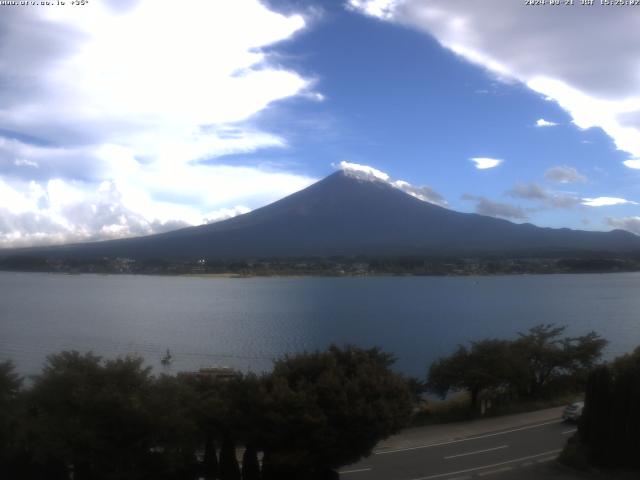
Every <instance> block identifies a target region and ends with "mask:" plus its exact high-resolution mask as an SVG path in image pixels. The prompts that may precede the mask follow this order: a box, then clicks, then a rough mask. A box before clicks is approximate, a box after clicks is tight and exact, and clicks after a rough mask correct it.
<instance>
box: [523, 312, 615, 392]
mask: <svg viewBox="0 0 640 480" xmlns="http://www.w3.org/2000/svg"><path fill="white" fill-rule="evenodd" d="M565 330H566V327H564V326H560V327H558V326H555V325H554V324H546V325H545V324H540V325H536V326H535V327H533V328H531V329H529V331H528V332H527V333H520V334H519V336H520V338H519V339H518V340H516V341H515V343H514V346H515V352H517V354H518V356H517V357H516V358H514V361H515V362H517V364H518V365H519V368H521V370H522V371H523V374H524V375H523V376H522V377H521V378H522V381H521V382H520V385H519V387H520V388H519V390H520V392H521V393H522V394H524V395H526V396H531V397H539V396H541V395H542V394H543V393H544V391H545V389H546V388H547V387H548V386H549V385H550V383H551V382H552V381H553V380H555V379H558V378H560V377H562V376H573V378H574V379H582V380H583V382H584V381H586V375H587V372H588V371H589V370H590V369H591V368H593V366H594V365H595V364H596V362H597V361H598V360H599V358H600V356H601V355H602V350H603V349H604V347H605V346H606V344H607V341H606V340H604V339H603V338H601V337H600V336H599V335H598V334H596V333H595V332H590V333H588V334H587V335H584V336H581V337H575V338H572V337H565V338H562V337H561V336H562V334H563V333H564V331H565Z"/></svg>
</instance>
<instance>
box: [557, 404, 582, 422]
mask: <svg viewBox="0 0 640 480" xmlns="http://www.w3.org/2000/svg"><path fill="white" fill-rule="evenodd" d="M583 409H584V402H575V403H572V404H571V405H568V406H567V408H565V409H564V412H563V413H562V419H563V420H565V421H568V422H577V421H578V420H580V417H581V416H582V410H583Z"/></svg>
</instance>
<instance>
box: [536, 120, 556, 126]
mask: <svg viewBox="0 0 640 480" xmlns="http://www.w3.org/2000/svg"><path fill="white" fill-rule="evenodd" d="M556 125H558V124H557V123H555V122H550V121H548V120H545V119H544V118H539V119H538V120H537V121H536V127H555V126H556Z"/></svg>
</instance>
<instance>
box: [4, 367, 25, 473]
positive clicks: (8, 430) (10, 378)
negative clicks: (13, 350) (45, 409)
mask: <svg viewBox="0 0 640 480" xmlns="http://www.w3.org/2000/svg"><path fill="white" fill-rule="evenodd" d="M21 388H22V378H21V377H20V376H19V375H18V374H17V373H16V371H15V367H14V365H13V362H11V361H9V360H7V361H4V362H0V476H2V475H1V474H2V471H3V470H5V469H6V468H9V467H8V466H9V464H10V463H13V462H14V457H15V455H16V454H17V448H18V446H17V441H18V437H19V429H20V427H21V425H20V422H19V420H18V418H17V417H18V411H19V403H18V396H19V394H20V391H21Z"/></svg>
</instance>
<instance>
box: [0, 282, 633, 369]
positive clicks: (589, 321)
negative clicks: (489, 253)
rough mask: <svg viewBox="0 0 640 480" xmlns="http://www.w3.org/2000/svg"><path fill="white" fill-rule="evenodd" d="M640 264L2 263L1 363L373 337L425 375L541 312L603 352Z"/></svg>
mask: <svg viewBox="0 0 640 480" xmlns="http://www.w3.org/2000/svg"><path fill="white" fill-rule="evenodd" d="M639 287H640V274H638V273H624V274H603V275H598V274H594V275H591V274H583V275H540V276H536V275H523V276H496V277H349V278H313V277H311V278H237V279H236V278H195V277H159V276H158V277H154V276H133V275H131V276H129V275H61V274H46V273H11V272H0V360H2V359H5V358H11V359H13V360H14V362H15V363H16V365H17V367H18V370H19V371H20V372H21V373H23V374H30V373H37V372H38V371H39V370H40V368H41V366H42V364H43V362H44V360H45V358H46V356H47V355H48V354H50V353H55V352H59V351H61V350H65V349H75V350H80V351H88V350H92V351H93V352H94V353H96V354H100V355H104V356H107V357H114V356H118V355H126V354H138V355H142V356H143V357H145V359H146V360H147V362H148V364H150V365H152V366H154V369H155V371H156V372H161V371H163V368H162V367H161V366H160V360H161V358H162V357H163V355H164V353H165V351H166V350H167V349H170V351H171V353H172V354H173V356H174V362H173V364H172V365H171V366H170V367H169V368H168V369H167V370H166V371H168V372H176V371H181V370H192V369H197V368H199V367H203V366H211V365H226V366H231V367H234V368H238V369H241V370H243V371H247V370H252V371H264V370H268V369H269V368H270V366H271V362H272V360H273V359H274V358H276V357H278V356H280V355H283V354H285V353H293V352H299V351H302V350H313V349H323V348H325V347H326V346H327V345H329V344H330V343H332V342H334V343H338V344H346V343H352V344H356V345H359V346H363V347H370V346H376V345H377V346H381V347H382V348H383V349H384V350H386V351H389V352H392V353H393V354H395V355H396V356H397V358H398V361H397V363H396V369H397V370H398V371H402V372H404V373H407V374H411V375H416V376H420V377H424V375H425V372H426V369H427V366H428V365H429V363H430V362H431V361H433V360H434V359H436V358H438V357H439V356H442V355H447V354H449V353H451V352H452V351H453V349H454V348H455V346H456V345H457V344H459V343H464V342H467V341H469V340H479V339H483V338H488V337H498V338H513V337H515V336H516V335H517V332H520V331H525V330H527V329H528V328H530V327H532V326H534V325H536V324H539V323H557V324H562V325H567V327H568V328H567V334H569V335H582V334H585V333H587V332H589V331H590V330H595V331H597V332H598V333H600V334H601V335H602V336H603V337H605V338H607V339H608V340H609V341H610V344H609V346H608V348H607V351H606V354H607V356H608V357H612V356H615V355H619V354H621V353H625V352H628V351H631V350H632V349H633V348H634V347H635V346H637V345H640V318H639V316H638V314H639V312H640V294H639V293H640V290H639Z"/></svg>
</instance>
